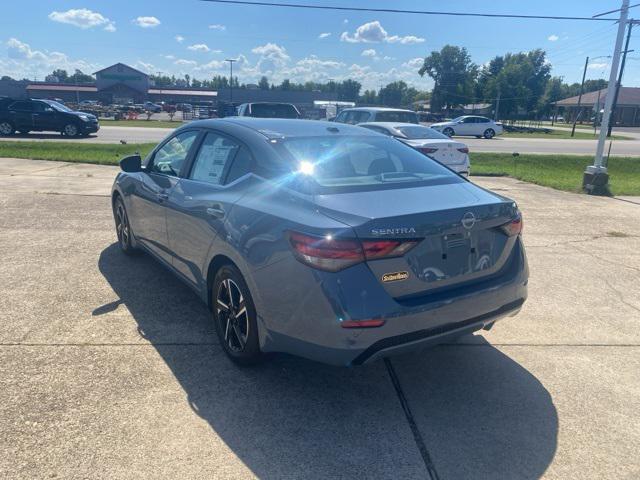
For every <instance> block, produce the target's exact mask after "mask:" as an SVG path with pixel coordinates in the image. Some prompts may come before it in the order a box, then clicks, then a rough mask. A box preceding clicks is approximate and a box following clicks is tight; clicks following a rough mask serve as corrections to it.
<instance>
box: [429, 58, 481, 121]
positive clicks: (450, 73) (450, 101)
mask: <svg viewBox="0 0 640 480" xmlns="http://www.w3.org/2000/svg"><path fill="white" fill-rule="evenodd" d="M418 73H419V74H420V76H424V75H425V74H427V75H428V76H429V77H431V78H432V79H433V80H434V82H435V85H434V87H433V92H432V94H431V109H432V110H433V111H440V110H442V109H443V108H444V109H450V108H454V107H458V106H460V105H464V104H466V103H469V102H471V101H472V100H473V99H474V93H475V88H474V87H475V81H476V77H477V75H478V67H477V65H476V64H474V63H473V62H472V61H471V56H470V55H469V53H468V52H467V49H466V48H460V47H456V46H453V45H445V46H444V47H442V49H441V50H440V51H439V52H436V51H433V52H431V53H430V54H429V56H428V57H426V58H425V59H424V63H423V64H422V67H420V70H418Z"/></svg>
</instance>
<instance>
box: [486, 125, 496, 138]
mask: <svg viewBox="0 0 640 480" xmlns="http://www.w3.org/2000/svg"><path fill="white" fill-rule="evenodd" d="M495 134H496V132H494V131H493V129H491V128H487V129H486V130H485V131H484V138H487V139H489V138H493V136H494V135H495Z"/></svg>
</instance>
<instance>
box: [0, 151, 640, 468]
mask: <svg viewBox="0 0 640 480" xmlns="http://www.w3.org/2000/svg"><path fill="white" fill-rule="evenodd" d="M116 172H117V169H116V168H114V167H107V166H96V165H81V164H67V163H61V162H44V161H30V160H11V159H0V206H1V208H2V211H3V215H1V216H0V243H1V244H2V246H3V249H2V251H3V254H2V262H1V263H0V285H2V295H0V385H2V388H0V418H1V419H2V421H0V477H1V478H12V479H32V478H54V477H55V478H96V477H100V478H110V479H128V478H181V479H182V478H184V479H189V478H238V479H245V478H265V479H270V478H292V479H294V478H309V479H321V478H322V479H324V478H403V479H404V478H406V479H433V478H436V476H435V475H437V477H438V478H440V479H443V480H444V479H467V480H474V479H493V480H502V479H504V480H507V479H508V480H512V479H522V480H530V479H537V478H545V479H567V478H575V479H579V478H598V479H632V478H633V479H636V478H640V457H639V456H638V445H640V416H639V415H638V412H639V411H640V376H639V375H638V372H639V371H640V329H638V322H639V320H640V289H638V288H637V284H638V275H639V272H640V224H638V222H637V219H638V216H639V214H640V205H638V204H633V203H630V202H626V201H620V200H616V199H612V198H600V197H589V196H586V195H578V194H572V193H566V192H560V191H556V190H552V189H548V188H544V187H540V186H535V185H531V184H526V183H523V182H519V181H517V180H513V179H509V178H484V179H477V181H478V182H481V183H482V185H483V186H486V187H489V188H492V189H494V190H496V191H498V192H500V193H501V194H504V195H507V196H510V197H512V198H514V199H515V200H517V201H518V203H519V205H520V208H521V209H522V210H523V212H524V217H525V225H526V226H525V232H524V241H525V243H526V247H527V253H528V256H529V265H530V268H531V279H530V290H529V300H528V301H527V303H526V304H525V306H524V309H523V311H522V312H521V313H520V314H519V315H518V316H517V317H515V318H509V319H505V320H503V321H501V322H499V323H498V324H497V325H496V326H495V327H494V328H493V329H492V330H491V331H490V332H483V333H482V334H481V335H475V336H470V337H466V338H465V339H463V340H462V341H460V342H459V343H454V344H448V345H444V346H440V347H437V348H434V349H431V350H428V351H425V352H418V353H414V354H411V355H404V356H400V357H395V358H393V359H392V360H391V361H390V362H388V363H385V362H382V361H380V362H377V363H373V364H371V365H367V366H364V367H358V368H334V367H327V366H323V365H319V364H316V363H312V362H308V361H304V360H301V359H296V358H293V357H285V356H282V357H275V358H273V359H271V361H270V362H269V363H267V364H266V365H263V366H261V367H258V368H238V367H236V366H234V365H233V364H231V363H230V362H229V361H228V360H227V358H226V357H225V356H224V354H223V353H222V352H221V349H220V347H219V345H218V344H217V340H216V337H215V335H214V332H213V328H212V324H211V321H210V314H209V312H208V311H207V309H206V308H205V307H204V306H203V305H202V303H200V301H199V299H198V298H197V297H196V295H195V294H194V293H192V292H191V291H190V290H189V289H188V288H187V287H185V286H184V285H183V284H182V283H180V282H179V281H178V280H177V279H176V278H175V277H173V276H172V275H170V274H169V273H168V272H166V271H165V270H164V269H163V268H162V267H160V266H159V265H158V264H157V263H156V262H155V261H153V260H152V259H151V258H149V257H148V256H145V255H141V256H138V257H134V258H129V257H125V256H124V255H122V254H121V253H120V252H119V251H118V248H117V246H116V244H115V233H114V227H113V220H112V216H111V211H110V201H109V196H108V195H109V188H110V185H111V182H112V180H113V176H114V175H115V173H116ZM403 406H405V407H407V408H408V410H405V409H403ZM427 465H429V467H430V471H431V472H436V473H435V474H431V475H430V474H429V473H428V472H429V470H428V469H427Z"/></svg>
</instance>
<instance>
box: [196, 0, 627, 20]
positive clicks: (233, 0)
mask: <svg viewBox="0 0 640 480" xmlns="http://www.w3.org/2000/svg"><path fill="white" fill-rule="evenodd" d="M202 1H204V2H211V3H225V4H229V5H251V6H259V7H283V8H303V9H311V10H334V11H347V12H373V13H410V14H415V15H447V16H452V17H484V18H522V19H529V20H577V21H589V22H614V21H617V20H618V19H617V18H600V17H598V18H593V17H566V16H559V15H516V14H505V13H471V12H447V11H433V10H400V9H397V8H365V7H340V6H336V5H307V4H301V3H282V2H278V3H276V2H257V1H244V0H202Z"/></svg>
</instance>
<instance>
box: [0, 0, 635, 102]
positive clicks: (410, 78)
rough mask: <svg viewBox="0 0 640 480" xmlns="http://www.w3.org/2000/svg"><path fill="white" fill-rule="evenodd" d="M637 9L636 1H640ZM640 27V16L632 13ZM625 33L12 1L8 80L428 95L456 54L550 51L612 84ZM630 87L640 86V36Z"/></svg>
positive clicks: (522, 6) (537, 8)
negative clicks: (150, 76) (433, 70)
mask: <svg viewBox="0 0 640 480" xmlns="http://www.w3.org/2000/svg"><path fill="white" fill-rule="evenodd" d="M290 2H291V3H295V2H298V3H307V4H319V5H340V6H355V7H362V6H367V7H371V8H389V7H390V6H392V7H393V8H399V9H409V10H411V9H414V10H425V9H429V10H451V11H457V12H482V13H515V14H528V15H531V14H536V15H566V16H587V17H590V16H592V15H594V14H596V13H600V12H603V11H607V10H611V9H615V8H619V6H620V3H621V2H620V0H562V1H558V0H553V1H549V0H539V1H537V2H524V1H517V2H514V1H512V0H511V1H506V0H493V1H492V2H489V3H490V5H489V4H488V3H486V2H478V1H467V0H458V1H457V2H441V1H430V0H394V1H393V2H389V0H384V1H383V0H368V1H366V2H365V1H357V0H290ZM632 3H633V2H632ZM631 11H632V12H633V13H635V14H636V15H637V16H638V17H639V18H640V7H638V8H635V9H632V10H631ZM616 29H617V26H616V24H615V23H614V22H584V21H553V20H516V19H489V18H470V17H448V16H423V15H415V14H391V13H371V12H369V13H366V12H345V11H320V10H300V9H287V8H275V7H258V6H240V5H223V4H217V3H211V2H205V1H201V0H173V1H170V2H169V1H162V2H159V1H157V0H153V1H152V0H128V1H123V0H110V1H87V0H76V1H55V0H47V1H41V0H40V1H37V0H21V1H19V2H3V6H2V15H0V76H2V75H9V76H12V77H14V78H23V77H27V78H30V79H37V80H44V77H45V75H46V74H48V73H50V72H51V71H52V70H54V69H56V68H64V69H66V70H68V71H73V70H74V69H76V68H79V69H81V70H82V71H84V72H85V73H93V72H95V71H97V70H99V69H100V68H103V67H106V66H109V65H112V64H114V63H116V62H123V63H126V64H128V65H131V66H133V67H135V68H138V69H140V70H142V71H144V72H147V73H158V72H162V74H168V75H176V76H180V77H182V76H184V75H185V74H189V75H190V76H191V77H192V78H193V77H195V78H199V79H204V78H210V77H211V76H213V75H218V74H221V75H228V71H229V68H228V63H226V62H225V61H224V60H225V59H227V58H235V59H238V62H237V63H236V64H235V65H234V76H235V75H237V77H238V80H239V81H240V82H241V83H257V81H258V80H259V79H260V77H261V76H262V75H266V76H267V77H268V78H269V79H270V80H271V81H275V82H277V83H279V82H280V81H282V80H283V79H285V78H289V79H290V80H292V81H297V82H304V81H308V80H313V81H319V82H325V81H328V80H330V79H333V80H342V79H346V78H353V79H355V80H358V81H359V82H361V83H362V84H363V90H364V89H378V88H380V87H381V86H383V85H385V84H387V83H389V82H391V81H395V80H404V81H405V82H407V83H409V84H410V85H412V86H415V87H416V88H419V89H430V88H432V86H433V82H432V81H431V79H429V78H428V77H424V78H423V77H420V75H419V74H418V73H417V71H418V69H419V67H420V65H421V64H422V59H423V58H424V57H425V56H426V55H428V54H429V53H430V52H431V51H433V50H439V49H440V48H442V47H443V46H444V45H446V44H452V45H457V46H461V47H465V48H467V50H468V51H469V53H470V54H471V57H472V59H473V61H474V62H475V63H477V64H478V65H482V64H484V63H486V62H488V61H489V60H491V58H493V57H495V56H496V55H502V54H504V53H507V52H519V51H528V50H531V49H535V48H542V49H544V50H546V51H547V52H548V60H549V62H550V63H551V64H552V67H553V69H552V74H553V75H557V76H563V77H564V79H565V81H568V82H579V81H580V78H581V76H582V70H583V67H584V62H585V57H586V56H590V57H591V58H592V60H590V62H589V68H588V70H587V78H593V79H595V78H608V71H609V61H610V60H609V59H608V58H606V56H607V55H611V54H612V51H613V46H614V41H615V35H616ZM634 46H635V48H636V49H637V52H633V53H630V54H629V60H628V63H627V69H626V73H625V78H624V79H623V84H624V85H626V86H640V25H639V26H638V27H636V29H635V31H634V33H633V35H632V38H631V44H630V48H634Z"/></svg>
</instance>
